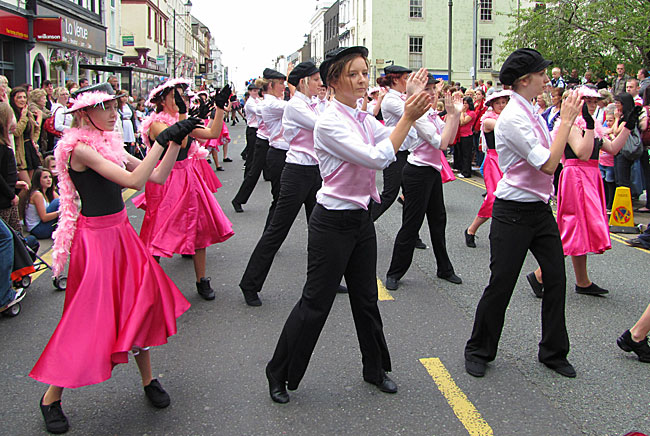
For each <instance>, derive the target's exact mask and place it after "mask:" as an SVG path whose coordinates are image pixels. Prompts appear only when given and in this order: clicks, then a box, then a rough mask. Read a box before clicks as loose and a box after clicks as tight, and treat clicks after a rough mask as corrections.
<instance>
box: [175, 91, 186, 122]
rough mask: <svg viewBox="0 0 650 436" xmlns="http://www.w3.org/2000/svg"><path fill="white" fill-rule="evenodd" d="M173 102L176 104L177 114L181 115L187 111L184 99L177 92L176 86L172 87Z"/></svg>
mask: <svg viewBox="0 0 650 436" xmlns="http://www.w3.org/2000/svg"><path fill="white" fill-rule="evenodd" d="M174 102H175V103H176V106H178V113H179V114H181V115H182V114H186V113H187V105H186V104H185V100H183V96H182V95H181V93H180V92H178V88H174Z"/></svg>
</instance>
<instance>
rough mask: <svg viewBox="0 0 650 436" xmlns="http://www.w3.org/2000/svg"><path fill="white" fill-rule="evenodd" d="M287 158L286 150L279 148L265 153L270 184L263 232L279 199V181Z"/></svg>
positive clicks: (270, 149)
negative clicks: (270, 198)
mask: <svg viewBox="0 0 650 436" xmlns="http://www.w3.org/2000/svg"><path fill="white" fill-rule="evenodd" d="M286 158H287V150H280V149H279V148H275V147H269V150H268V151H267V152H266V178H267V179H268V181H269V182H271V197H272V200H271V207H269V213H268V215H267V216H266V224H265V225H264V230H266V229H267V228H268V227H269V225H271V219H272V218H273V212H274V211H275V207H276V206H277V204H278V198H280V179H281V178H282V170H283V169H284V161H285V160H286Z"/></svg>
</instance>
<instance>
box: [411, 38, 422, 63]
mask: <svg viewBox="0 0 650 436" xmlns="http://www.w3.org/2000/svg"><path fill="white" fill-rule="evenodd" d="M423 39H424V38H423V37H422V36H409V68H411V69H413V70H415V69H419V68H422V40H423Z"/></svg>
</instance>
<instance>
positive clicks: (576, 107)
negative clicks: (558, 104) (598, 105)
mask: <svg viewBox="0 0 650 436" xmlns="http://www.w3.org/2000/svg"><path fill="white" fill-rule="evenodd" d="M583 104H584V102H583V101H582V97H581V96H580V95H578V93H577V92H575V91H569V96H568V97H567V98H566V99H564V101H563V102H562V111H561V113H560V117H561V118H560V119H561V122H562V123H568V124H569V125H573V122H574V121H575V120H576V118H577V117H578V114H580V113H581V112H582V105H583Z"/></svg>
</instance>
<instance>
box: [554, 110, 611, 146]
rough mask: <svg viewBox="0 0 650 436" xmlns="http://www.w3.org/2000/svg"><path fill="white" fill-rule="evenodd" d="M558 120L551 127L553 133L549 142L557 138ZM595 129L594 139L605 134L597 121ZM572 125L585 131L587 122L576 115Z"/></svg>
mask: <svg viewBox="0 0 650 436" xmlns="http://www.w3.org/2000/svg"><path fill="white" fill-rule="evenodd" d="M558 121H559V120H556V121H555V125H554V126H553V131H552V132H551V141H555V138H556V137H557V132H558V130H559V129H560V123H559V122H558ZM595 121H596V123H595V127H594V137H596V138H602V137H603V136H605V135H606V134H607V129H606V128H605V127H604V126H603V123H601V122H600V121H599V120H595ZM573 125H574V126H576V127H577V128H579V129H580V130H583V131H584V130H587V122H586V121H585V119H584V118H582V115H578V117H577V118H576V120H575V121H574V122H573Z"/></svg>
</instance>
